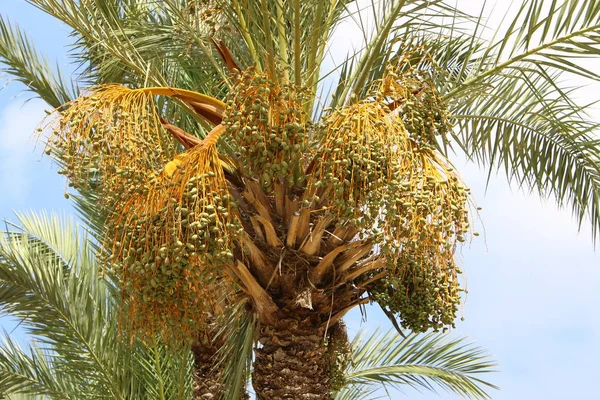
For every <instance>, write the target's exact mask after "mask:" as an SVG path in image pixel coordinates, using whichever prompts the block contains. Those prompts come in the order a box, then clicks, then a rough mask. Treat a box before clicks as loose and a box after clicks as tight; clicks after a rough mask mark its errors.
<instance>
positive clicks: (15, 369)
mask: <svg viewBox="0 0 600 400" xmlns="http://www.w3.org/2000/svg"><path fill="white" fill-rule="evenodd" d="M17 217H18V221H19V223H18V224H13V225H10V227H9V230H7V231H6V232H4V233H3V235H2V236H1V237H0V301H1V302H0V305H1V306H2V308H3V310H4V311H5V312H7V313H8V314H9V315H13V316H14V317H16V318H18V319H19V320H20V321H21V323H22V324H23V326H24V327H25V329H26V330H27V332H28V333H30V334H31V335H32V337H33V338H34V341H33V345H32V347H31V348H30V351H29V352H24V351H23V350H22V349H21V348H20V347H19V346H18V344H17V343H15V342H14V341H13V340H12V339H11V337H10V335H6V334H5V335H4V337H3V342H4V343H3V345H2V347H0V395H2V396H5V397H6V398H9V399H18V398H21V397H19V396H26V397H24V398H34V397H35V396H39V397H40V398H51V399H83V398H85V399H189V398H191V397H192V393H193V391H194V390H195V388H194V374H193V365H194V360H193V356H192V353H191V352H190V351H189V350H187V349H180V350H177V351H174V350H175V349H173V348H171V349H168V348H167V347H165V346H163V345H160V344H158V345H148V344H144V343H142V342H140V341H134V342H133V343H132V344H129V343H128V342H126V341H122V340H120V338H119V334H118V324H119V321H118V320H119V313H118V309H119V305H118V301H117V299H118V298H116V297H115V296H113V295H114V293H115V288H114V287H111V286H110V282H109V281H107V280H104V279H98V276H97V266H98V264H97V261H96V260H95V253H96V250H95V248H94V241H93V240H89V237H88V234H87V233H85V231H83V234H82V233H81V232H82V231H81V226H79V225H78V224H76V223H74V222H73V221H72V220H68V219H66V218H61V217H57V216H54V215H52V216H49V215H46V214H41V215H36V214H18V215H17ZM251 339H252V338H251V337H250V341H249V343H248V344H246V346H250V347H251V346H252V340H251ZM346 345H347V342H346V341H342V342H340V343H339V346H338V347H337V348H336V349H337V350H336V351H339V352H340V354H342V353H343V354H344V357H345V358H344V359H345V360H346V361H348V364H349V365H343V366H342V365H341V367H343V369H339V370H338V375H337V382H338V388H339V389H340V390H339V391H338V392H337V393H336V395H335V398H337V399H347V398H352V399H355V398H357V397H356V396H355V395H354V393H362V394H363V395H364V396H367V395H370V394H371V393H374V391H375V390H376V389H377V388H378V387H379V386H380V384H381V383H382V382H383V383H387V384H389V385H410V386H416V387H422V388H426V389H431V388H432V384H437V385H439V386H441V387H442V388H445V389H448V390H450V391H454V392H456V393H461V394H465V395H470V396H473V397H474V398H487V395H486V394H485V392H484V391H483V390H482V387H485V386H491V385H489V384H487V383H485V382H483V381H481V380H480V379H479V378H478V375H480V374H481V373H486V372H489V371H490V370H491V367H492V366H493V364H492V363H490V362H489V360H488V357H487V356H486V355H484V354H483V353H482V352H481V350H479V349H477V348H475V347H473V346H471V345H468V344H465V343H464V341H463V340H449V339H448V338H447V335H442V334H437V335H436V334H430V335H427V336H423V337H420V336H416V335H412V336H409V337H408V338H406V339H402V338H400V337H399V335H398V334H397V333H391V332H390V333H387V334H386V335H383V336H380V335H378V334H375V335H373V336H371V337H370V338H369V339H368V340H365V339H364V337H363V336H362V335H361V334H359V335H358V336H357V337H355V339H354V341H353V343H352V347H351V348H345V347H344V346H346ZM243 347H244V345H241V346H239V348H243ZM231 350H232V351H234V352H236V353H237V354H240V355H241V356H238V358H239V360H240V361H241V362H245V357H244V356H243V354H244V352H243V351H241V350H239V349H231ZM228 351H229V349H228ZM350 353H352V355H351V356H350ZM349 356H350V357H349ZM340 359H342V358H340ZM350 359H352V362H351V363H350V362H349V361H350ZM239 371H242V372H241V373H240V372H239ZM232 373H234V374H236V373H237V375H240V374H241V379H240V381H239V382H237V385H238V386H240V387H239V388H238V389H239V390H238V391H237V392H236V393H238V394H239V393H240V392H241V389H243V387H244V383H245V381H246V379H245V376H244V373H243V368H240V369H238V371H233V372H232ZM230 382H231V381H230ZM27 396H30V397H27ZM349 396H350V397H349ZM3 398H4V397H3ZM230 398H239V397H237V396H235V397H233V396H231V397H230Z"/></svg>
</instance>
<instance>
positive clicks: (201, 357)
mask: <svg viewBox="0 0 600 400" xmlns="http://www.w3.org/2000/svg"><path fill="white" fill-rule="evenodd" d="M217 350H218V347H217V346H215V345H214V344H212V343H210V341H204V342H198V343H196V344H195V345H193V346H192V352H193V353H194V399H195V400H218V399H221V398H222V396H221V393H222V389H223V388H222V384H221V378H222V377H221V370H220V368H217V362H218V359H217Z"/></svg>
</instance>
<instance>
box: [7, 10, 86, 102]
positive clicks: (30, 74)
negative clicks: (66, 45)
mask: <svg viewBox="0 0 600 400" xmlns="http://www.w3.org/2000/svg"><path fill="white" fill-rule="evenodd" d="M0 61H1V62H2V63H4V64H5V65H6V67H4V68H3V70H4V71H5V72H8V73H9V74H10V75H12V76H13V77H14V78H15V79H16V80H18V81H19V82H21V83H23V84H24V85H25V86H27V88H28V90H30V91H31V92H33V93H35V94H36V95H37V96H39V97H40V98H41V99H42V100H44V101H45V102H46V103H48V104H49V105H50V106H51V107H54V108H56V107H59V106H61V105H62V104H64V103H66V102H67V101H69V100H71V99H72V98H73V97H74V96H73V94H74V93H75V92H76V91H77V90H76V89H75V88H74V87H73V86H72V85H69V84H67V83H66V82H65V79H64V78H63V75H62V74H61V72H60V71H59V70H58V67H55V68H53V67H52V66H51V65H50V64H49V62H48V60H47V59H46V58H45V57H44V56H43V55H41V54H39V52H38V51H37V50H36V48H35V46H34V45H33V43H32V42H31V40H29V38H28V37H27V35H26V34H25V33H24V32H23V31H22V30H21V29H20V28H19V27H18V26H17V25H15V24H11V23H10V22H9V21H7V20H6V19H5V18H3V17H2V16H0Z"/></svg>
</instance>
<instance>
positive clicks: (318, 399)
mask: <svg viewBox="0 0 600 400" xmlns="http://www.w3.org/2000/svg"><path fill="white" fill-rule="evenodd" d="M324 333H325V329H324V328H323V327H322V326H320V324H316V323H313V322H312V321H310V319H305V320H300V319H282V320H279V321H277V322H276V323H275V324H272V325H271V326H269V325H262V326H261V327H260V331H259V336H258V341H259V342H260V344H261V345H262V347H261V348H259V349H257V350H256V352H255V355H256V359H255V362H254V371H253V373H252V384H253V386H254V390H255V392H256V396H257V399H259V400H278V399H289V400H306V399H310V400H331V399H332V396H331V381H330V374H329V358H328V353H327V347H326V345H325V343H324Z"/></svg>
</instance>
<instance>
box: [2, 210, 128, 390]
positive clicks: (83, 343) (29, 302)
mask: <svg viewBox="0 0 600 400" xmlns="http://www.w3.org/2000/svg"><path fill="white" fill-rule="evenodd" d="M19 221H20V223H21V225H22V226H21V227H15V229H14V230H12V231H11V232H7V233H5V234H4V236H3V238H2V239H1V242H0V305H1V307H2V310H3V312H5V313H7V314H9V315H11V316H13V317H15V318H17V319H20V320H22V321H23V322H22V326H23V327H24V328H25V329H26V331H27V332H28V333H30V334H32V335H33V336H35V337H37V338H38V340H39V342H40V343H41V344H42V346H43V347H42V348H44V349H47V350H49V351H52V352H53V353H55V354H56V355H57V356H58V357H56V358H54V360H55V365H56V368H59V369H63V368H65V369H67V370H69V369H74V370H77V371H79V373H80V374H81V376H82V377H85V378H83V379H85V380H86V383H87V384H88V385H89V387H90V388H93V391H94V392H96V393H105V395H106V396H109V397H111V398H125V392H126V390H127V386H128V384H129V382H128V378H127V372H125V371H123V369H122V366H123V365H126V364H127V362H128V361H127V358H123V355H125V354H127V352H126V351H119V350H120V349H119V347H124V346H125V344H124V343H123V342H122V341H120V340H119V339H118V336H117V335H118V333H117V327H118V320H117V314H116V313H114V312H113V313H111V309H110V307H109V304H110V303H111V302H110V298H109V297H108V295H109V293H108V291H107V290H106V289H105V287H104V285H103V284H102V281H100V280H99V279H98V278H97V271H98V266H97V264H96V262H95V259H94V256H93V251H92V248H91V246H90V244H89V242H88V241H87V240H86V239H85V236H82V235H81V234H80V232H78V230H79V228H78V227H77V225H75V224H74V223H73V222H72V221H71V222H69V221H66V220H64V219H60V218H58V217H48V216H46V215H42V216H37V215H35V214H20V215H19ZM107 338H112V340H110V341H108V340H107ZM114 347H117V351H115V349H114ZM120 353H121V354H120ZM118 356H120V357H118Z"/></svg>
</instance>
